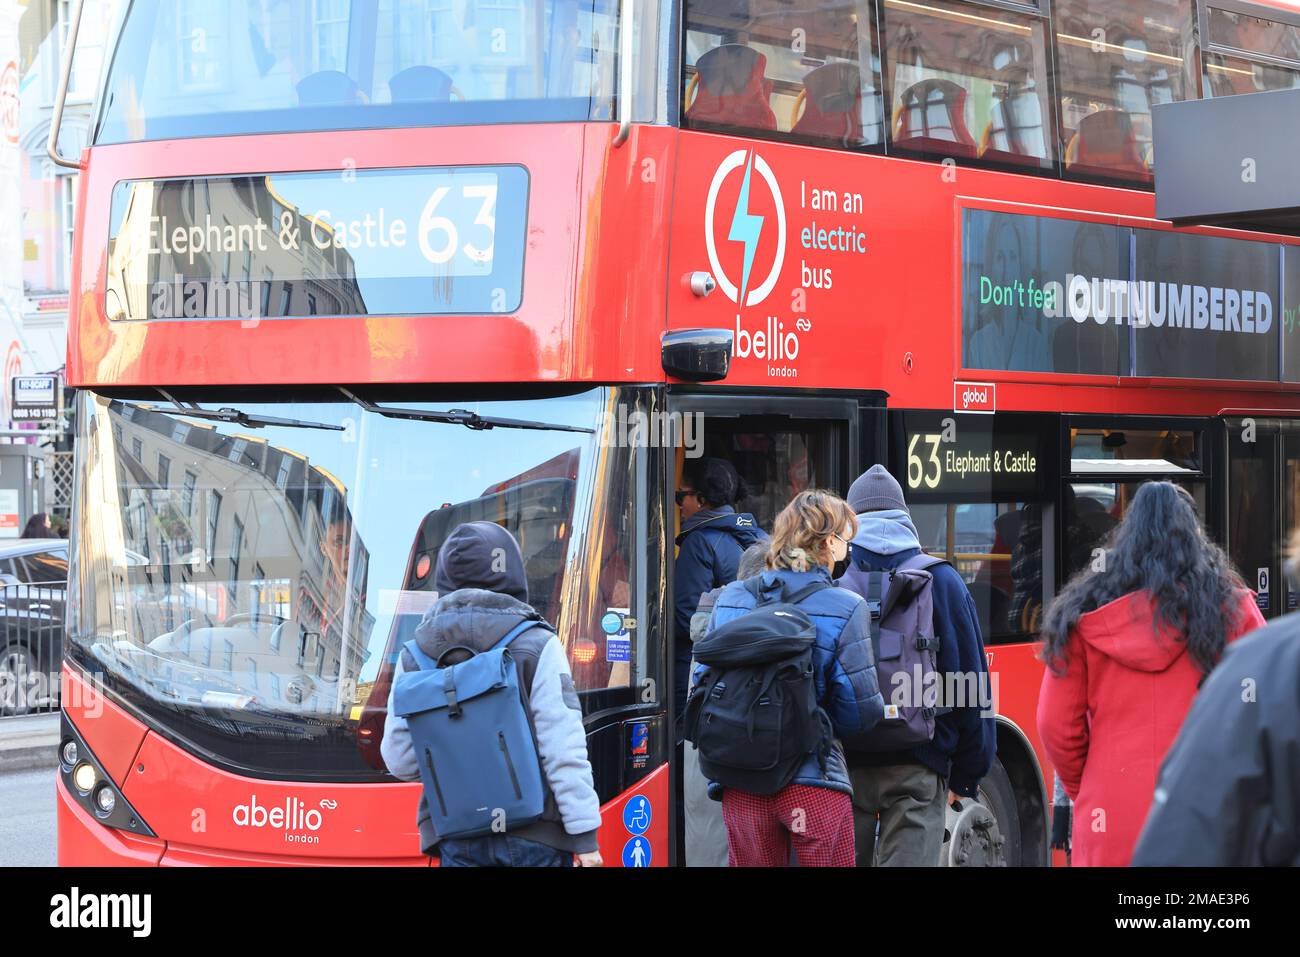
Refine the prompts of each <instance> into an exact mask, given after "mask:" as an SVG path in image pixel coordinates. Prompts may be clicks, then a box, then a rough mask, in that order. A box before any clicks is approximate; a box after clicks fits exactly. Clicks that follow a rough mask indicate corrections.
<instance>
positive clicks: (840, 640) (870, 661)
mask: <svg viewBox="0 0 1300 957" xmlns="http://www.w3.org/2000/svg"><path fill="white" fill-rule="evenodd" d="M814 581H824V582H826V583H828V584H830V585H831V586H832V587H830V588H823V589H821V590H820V591H815V592H813V593H812V594H811V595H809V596H808V597H807V598H805V599H803V600H802V601H800V602H799V603H798V608H799V609H800V610H802V611H803V613H804V614H806V615H807V616H808V617H809V618H811V619H812V622H813V624H814V625H816V626H817V644H816V646H815V647H814V648H813V677H814V680H815V681H816V684H817V700H818V701H820V702H821V706H822V708H823V709H825V711H826V714H827V715H828V716H829V717H830V719H831V724H832V725H833V726H834V728H835V733H836V734H837V735H844V734H856V733H860V732H863V731H870V730H871V729H872V728H873V727H875V725H876V722H878V721H879V720H880V719H881V718H882V717H883V716H884V713H885V700H884V698H883V697H882V696H881V694H880V688H879V687H878V685H877V683H876V663H875V659H874V657H873V655H872V651H871V633H870V631H869V620H868V618H867V603H866V602H865V601H863V600H862V599H861V598H860V597H858V596H857V595H855V594H854V593H853V592H851V591H849V590H847V589H844V588H839V587H836V586H835V585H834V583H833V582H831V576H830V573H829V572H827V570H826V569H825V568H821V567H819V568H816V569H814V570H813V571H810V572H792V571H787V570H785V569H778V570H776V571H766V572H763V591H764V593H767V592H773V593H774V594H775V592H776V591H777V590H778V588H780V587H781V586H784V587H785V592H786V594H793V593H794V592H796V591H798V590H799V589H801V588H804V587H806V586H808V585H810V584H811V583H812V582H814ZM754 604H755V602H754V596H753V595H751V594H750V593H749V592H748V591H746V590H745V585H744V583H743V582H732V583H731V584H730V585H728V586H727V587H726V588H725V589H723V592H722V594H721V595H719V596H718V600H717V602H716V603H715V604H714V606H713V620H712V622H711V623H710V627H711V628H716V627H718V626H719V625H723V624H726V623H727V622H729V621H731V620H732V619H735V618H739V617H740V616H741V615H743V614H745V612H747V611H752V610H753V608H754ZM707 672H708V668H707V667H706V666H704V665H697V666H696V668H695V679H696V683H698V681H699V679H700V677H701V676H702V675H704V674H706V673H707ZM791 783H792V784H807V785H811V786H812V787H819V788H830V789H831V790H833V791H843V792H844V793H845V794H852V793H853V787H852V785H851V784H850V783H849V772H848V766H847V765H846V764H845V762H844V751H843V749H842V748H841V747H840V744H839V742H838V741H836V742H835V745H834V747H833V748H832V749H831V753H830V756H829V758H828V760H827V762H826V769H825V770H824V771H823V770H822V766H821V762H820V761H819V760H818V758H817V755H816V753H810V754H809V755H808V757H807V759H805V761H804V763H803V765H802V766H801V767H800V768H799V770H798V771H797V772H796V773H795V776H794V779H793V780H792V781H791ZM709 797H711V798H713V799H714V800H715V801H720V800H722V786H721V785H719V784H716V783H713V782H710V784H709Z"/></svg>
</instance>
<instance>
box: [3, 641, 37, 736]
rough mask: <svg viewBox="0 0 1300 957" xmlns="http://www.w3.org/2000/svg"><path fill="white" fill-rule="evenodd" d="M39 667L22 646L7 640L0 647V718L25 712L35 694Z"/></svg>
mask: <svg viewBox="0 0 1300 957" xmlns="http://www.w3.org/2000/svg"><path fill="white" fill-rule="evenodd" d="M39 683H40V667H39V666H38V665H37V663H36V656H35V655H34V654H33V653H32V650H31V649H30V648H28V647H27V646H26V645H24V644H22V643H20V642H17V641H11V642H9V643H7V644H6V645H5V646H4V647H3V648H0V717H9V716H12V715H20V714H27V713H28V712H29V711H31V710H32V708H33V707H35V706H36V704H37V699H38V697H39V693H38V691H39V689H38V685H39Z"/></svg>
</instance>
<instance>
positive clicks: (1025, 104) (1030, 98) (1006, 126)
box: [979, 87, 1047, 166]
mask: <svg viewBox="0 0 1300 957" xmlns="http://www.w3.org/2000/svg"><path fill="white" fill-rule="evenodd" d="M1026 108H1027V109H1029V110H1032V111H1033V112H1034V113H1035V114H1037V115H1036V116H1035V117H1026V116H1024V115H1023V113H1022V111H1023V110H1024V109H1026ZM1029 118H1036V119H1037V120H1038V124H1039V125H1038V126H1037V127H1036V128H1037V129H1038V130H1039V132H1040V134H1041V133H1042V125H1041V124H1042V113H1041V110H1040V103H1039V99H1038V94H1037V93H1036V92H1035V91H1034V89H1033V87H1018V88H1017V87H1011V88H1009V89H1005V90H1002V91H1001V92H999V93H997V94H995V96H994V100H993V118H992V119H990V120H989V122H988V124H987V125H985V127H984V132H983V133H982V134H981V135H980V144H979V157H980V159H982V160H989V161H991V162H996V163H1014V164H1018V165H1020V166H1041V165H1043V163H1045V162H1046V159H1047V158H1046V157H1045V156H1043V155H1042V153H1039V152H1035V150H1034V148H1033V146H1032V145H1031V144H1027V143H1026V142H1024V140H1023V139H1022V138H1021V137H1019V136H1016V135H1014V134H1013V131H1014V130H1016V129H1017V121H1018V120H1022V119H1029ZM1019 128H1020V129H1025V128H1026V127H1024V126H1020V127H1019ZM1036 145H1037V146H1039V147H1045V146H1046V141H1045V140H1044V139H1042V138H1041V135H1040V138H1039V141H1038V143H1037V144H1036ZM1044 151H1045V150H1044Z"/></svg>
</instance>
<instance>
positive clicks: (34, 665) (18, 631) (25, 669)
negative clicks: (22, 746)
mask: <svg viewBox="0 0 1300 957" xmlns="http://www.w3.org/2000/svg"><path fill="white" fill-rule="evenodd" d="M67 594H68V591H67V586H66V585H64V584H63V583H54V584H42V585H15V584H11V585H4V586H3V587H0V719H4V718H7V717H19V716H22V715H29V714H42V713H49V712H53V711H57V710H58V707H59V676H60V675H59V671H60V664H61V662H62V659H63V625H64V611H65V608H66V606H67Z"/></svg>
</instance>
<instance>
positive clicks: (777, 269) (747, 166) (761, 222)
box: [704, 150, 785, 306]
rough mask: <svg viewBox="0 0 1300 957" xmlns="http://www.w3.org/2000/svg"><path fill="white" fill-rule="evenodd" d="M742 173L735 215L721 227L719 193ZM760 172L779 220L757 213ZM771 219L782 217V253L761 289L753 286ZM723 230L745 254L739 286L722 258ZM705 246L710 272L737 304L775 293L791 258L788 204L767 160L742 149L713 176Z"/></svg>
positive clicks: (755, 301) (779, 226)
mask: <svg viewBox="0 0 1300 957" xmlns="http://www.w3.org/2000/svg"><path fill="white" fill-rule="evenodd" d="M737 171H741V172H739V174H738V175H740V176H741V177H742V178H741V181H740V195H739V197H738V198H737V200H736V208H735V211H734V212H733V213H732V214H731V216H730V217H726V216H724V217H723V219H722V221H721V222H718V223H715V222H714V214H715V212H716V209H717V205H718V193H719V192H720V191H721V190H722V186H723V184H724V183H725V182H726V181H727V179H728V178H729V177H730V176H731V174H732V173H736V172H737ZM755 173H757V174H758V180H761V182H762V184H765V185H766V186H767V189H768V191H769V192H770V193H771V196H772V206H773V208H774V209H775V210H776V215H775V217H769V216H765V215H762V214H759V213H755V212H753V210H754V208H755V207H756V205H758V204H756V203H755V202H754V195H753V192H752V190H751V187H753V186H754V185H755V183H756V178H755V176H754V174H755ZM770 218H775V219H776V251H775V253H774V254H773V257H772V266H771V269H770V270H769V271H768V273H767V278H765V279H764V280H763V281H762V282H761V283H760V284H758V285H756V286H755V285H752V284H751V280H753V278H754V274H753V272H754V262H755V260H756V259H757V258H758V257H757V253H758V252H759V249H760V246H761V245H762V239H763V237H764V235H765V234H766V235H770V234H771V227H772V224H771V223H769V222H768V220H769V219H770ZM720 226H724V227H725V228H726V234H725V239H726V241H727V242H729V243H738V244H739V245H740V247H741V250H742V251H743V260H742V265H741V270H740V276H739V280H740V282H739V284H737V283H736V282H735V281H734V280H733V279H732V277H729V276H728V275H727V273H726V270H724V269H723V268H722V264H721V262H720V261H719V260H718V241H717V236H716V233H717V232H718V227H720ZM704 242H705V245H706V246H707V247H708V251H709V268H710V269H712V270H713V276H714V278H715V279H717V281H718V288H719V289H721V290H722V292H723V294H724V295H726V297H727V298H728V299H730V300H731V301H732V302H734V303H736V305H738V306H756V305H758V304H759V303H760V302H762V301H763V300H764V299H766V298H767V297H768V294H769V293H771V292H772V288H773V287H774V286H775V285H776V280H777V277H778V276H780V274H781V265H782V263H783V262H784V260H785V203H784V201H783V200H782V199H781V187H780V186H778V185H777V183H776V176H775V175H773V173H772V167H770V166H768V165H767V160H765V159H763V157H761V156H759V155H758V152H757V151H756V150H736V151H735V152H734V153H731V154H729V155H728V156H727V158H726V159H724V160H723V161H722V163H721V164H719V166H718V171H717V172H716V173H714V174H713V182H712V183H711V184H709V198H708V202H707V203H706V204H705V207H704Z"/></svg>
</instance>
